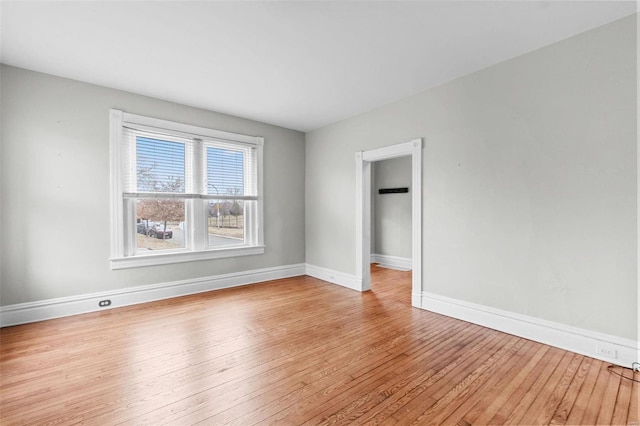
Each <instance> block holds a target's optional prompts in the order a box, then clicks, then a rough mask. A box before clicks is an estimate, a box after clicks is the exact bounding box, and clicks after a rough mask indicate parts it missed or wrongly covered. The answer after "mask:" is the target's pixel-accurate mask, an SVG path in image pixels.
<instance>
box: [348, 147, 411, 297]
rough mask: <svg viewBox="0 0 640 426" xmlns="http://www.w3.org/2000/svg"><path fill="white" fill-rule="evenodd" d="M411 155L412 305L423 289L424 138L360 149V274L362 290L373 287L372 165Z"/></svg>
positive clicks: (357, 191) (358, 240) (358, 268)
mask: <svg viewBox="0 0 640 426" xmlns="http://www.w3.org/2000/svg"><path fill="white" fill-rule="evenodd" d="M404 156H411V189H412V191H411V229H412V237H411V268H412V274H411V275H412V277H411V305H412V306H416V307H419V306H420V297H421V293H422V139H421V138H419V139H413V140H411V141H409V142H406V143H401V144H397V145H391V146H387V147H384V148H379V149H374V150H370V151H360V152H357V153H356V275H357V276H358V281H359V282H360V291H368V290H370V289H371V272H370V265H371V249H370V248H371V168H372V163H374V162H376V161H381V160H387V159H391V158H397V157H404Z"/></svg>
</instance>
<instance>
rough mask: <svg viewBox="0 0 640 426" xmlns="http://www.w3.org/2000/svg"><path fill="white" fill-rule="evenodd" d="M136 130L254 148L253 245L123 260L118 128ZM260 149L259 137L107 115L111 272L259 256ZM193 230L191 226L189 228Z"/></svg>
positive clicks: (124, 114) (261, 233)
mask: <svg viewBox="0 0 640 426" xmlns="http://www.w3.org/2000/svg"><path fill="white" fill-rule="evenodd" d="M127 124H128V125H132V126H138V127H149V128H153V129H156V130H159V131H162V130H165V131H170V132H176V133H184V134H187V135H189V136H191V137H194V136H196V137H197V136H202V137H205V138H211V139H217V140H220V141H223V142H231V143H234V144H246V145H251V146H254V147H255V148H256V155H257V161H256V162H257V170H256V173H257V189H258V199H257V207H256V209H257V216H258V217H257V218H256V219H257V220H256V223H255V229H253V230H251V231H250V232H255V233H256V238H255V243H254V244H253V245H245V246H242V247H238V246H231V247H216V248H206V249H200V250H198V249H196V248H195V247H191V248H187V249H186V251H180V252H172V253H167V252H159V253H153V254H143V255H140V254H139V255H135V256H125V255H124V253H125V244H126V243H127V241H126V240H127V238H129V239H130V238H131V236H127V235H125V222H126V221H125V218H124V214H125V212H124V202H123V195H124V192H123V190H122V176H121V170H122V168H121V162H122V143H121V142H122V127H123V126H125V125H127ZM263 146H264V138H262V137H260V136H247V135H242V134H238V133H231V132H225V131H222V130H215V129H209V128H205V127H200V126H194V125H190V124H184V123H176V122H173V121H168V120H162V119H157V118H152V117H146V116H142V115H138V114H131V113H127V112H123V111H120V110H116V109H111V110H110V112H109V154H110V155H109V157H110V162H109V165H110V198H111V200H110V201H111V203H110V221H111V226H110V230H111V235H110V241H111V257H110V259H109V260H110V263H111V269H125V268H136V267H142V266H153V265H165V264H171V263H182V262H192V261H199V260H209V259H222V258H229V257H236V256H250V255H257V254H263V253H264V249H265V245H264V230H263V223H264V217H263V215H264V208H263V199H264V196H263V164H262V161H263V152H262V151H263ZM191 226H192V227H193V224H192V225H191Z"/></svg>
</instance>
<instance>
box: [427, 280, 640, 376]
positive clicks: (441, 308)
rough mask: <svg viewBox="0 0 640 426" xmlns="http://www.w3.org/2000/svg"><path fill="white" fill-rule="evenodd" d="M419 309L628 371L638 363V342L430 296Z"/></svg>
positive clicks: (428, 294) (451, 299) (447, 298)
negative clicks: (600, 351)
mask: <svg viewBox="0 0 640 426" xmlns="http://www.w3.org/2000/svg"><path fill="white" fill-rule="evenodd" d="M420 308H422V309H425V310H428V311H431V312H436V313H438V314H442V315H446V316H449V317H453V318H457V319H461V320H464V321H468V322H471V323H474V324H478V325H481V326H484V327H488V328H492V329H494V330H499V331H503V332H505V333H509V334H513V335H516V336H519V337H524V338H526V339H530V340H535V341H536V342H540V343H544V344H547V345H550V346H555V347H557V348H560V349H565V350H568V351H571V352H575V353H578V354H581V355H586V356H588V357H591V358H596V359H600V360H602V361H606V362H610V363H612V364H617V365H622V366H625V367H631V366H632V363H633V362H638V356H639V346H638V342H635V341H633V340H631V339H625V338H622V337H617V336H612V335H608V334H604V333H599V332H595V331H590V330H584V329H581V328H577V327H572V326H568V325H564V324H559V323H556V322H552V321H547V320H543V319H539V318H534V317H529V316H526V315H520V314H516V313H514V312H509V311H503V310H501V309H496V308H491V307H488V306H483V305H478V304H475V303H470V302H465V301H462V300H457V299H453V298H449V297H445V296H440V295H437V294H433V293H428V292H423V293H422V295H421V301H420ZM596 347H605V348H607V349H613V350H615V351H616V353H617V357H616V358H610V357H607V356H603V355H600V354H598V353H597V352H596Z"/></svg>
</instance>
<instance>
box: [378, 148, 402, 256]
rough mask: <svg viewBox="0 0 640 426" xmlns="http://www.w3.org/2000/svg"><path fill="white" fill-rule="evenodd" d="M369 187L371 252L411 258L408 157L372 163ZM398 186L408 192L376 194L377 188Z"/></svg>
mask: <svg viewBox="0 0 640 426" xmlns="http://www.w3.org/2000/svg"><path fill="white" fill-rule="evenodd" d="M371 186H372V194H371V200H373V205H372V207H373V208H372V210H371V216H372V219H371V224H372V228H373V230H372V233H373V234H372V235H373V236H372V249H371V253H373V254H385V255H388V256H398V257H404V258H407V259H411V157H400V158H393V159H390V160H383V161H377V162H375V163H373V173H372V185H371ZM401 187H407V188H409V193H406V194H383V195H380V194H379V193H378V190H379V189H381V188H401Z"/></svg>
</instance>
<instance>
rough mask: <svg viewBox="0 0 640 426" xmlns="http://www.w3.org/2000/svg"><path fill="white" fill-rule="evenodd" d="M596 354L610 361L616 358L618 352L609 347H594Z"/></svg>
mask: <svg viewBox="0 0 640 426" xmlns="http://www.w3.org/2000/svg"><path fill="white" fill-rule="evenodd" d="M596 354H598V355H600V356H606V357H607V358H612V359H616V358H618V351H616V350H615V349H613V348H612V347H610V346H596Z"/></svg>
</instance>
